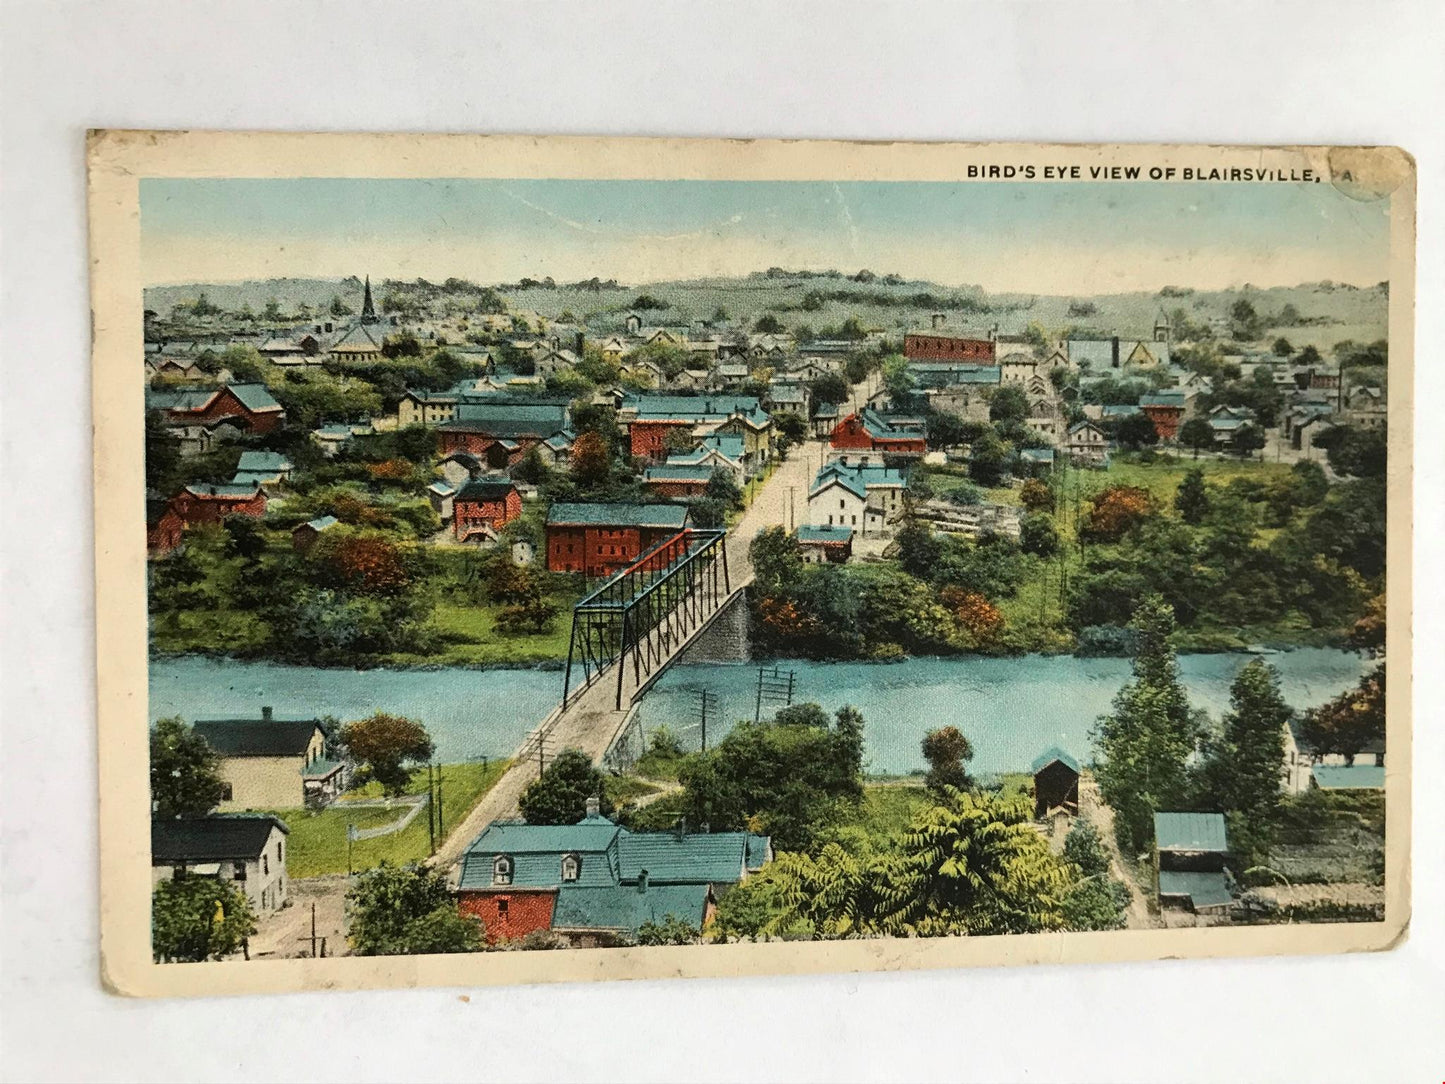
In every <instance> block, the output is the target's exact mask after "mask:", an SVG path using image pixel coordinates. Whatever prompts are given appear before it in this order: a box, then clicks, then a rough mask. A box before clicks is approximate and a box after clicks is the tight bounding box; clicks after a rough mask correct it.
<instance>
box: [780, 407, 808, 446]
mask: <svg viewBox="0 0 1445 1084" xmlns="http://www.w3.org/2000/svg"><path fill="white" fill-rule="evenodd" d="M773 427H774V428H775V429H776V430H777V432H778V448H779V453H780V454H782V455H786V454H787V452H788V450H789V449H790V448H793V447H794V446H796V445H799V444H802V443H803V441H805V440H807V439H808V423H807V422H806V421H805V420H804V419H803V416H802V415H801V414H799V413H797V412H796V411H793V410H780V411H779V412H778V413H776V414H774V415H773Z"/></svg>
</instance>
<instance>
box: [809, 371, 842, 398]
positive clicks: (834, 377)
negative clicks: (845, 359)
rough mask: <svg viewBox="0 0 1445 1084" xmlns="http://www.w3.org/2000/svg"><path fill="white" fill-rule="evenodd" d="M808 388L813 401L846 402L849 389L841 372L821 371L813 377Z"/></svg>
mask: <svg viewBox="0 0 1445 1084" xmlns="http://www.w3.org/2000/svg"><path fill="white" fill-rule="evenodd" d="M809 390H810V391H811V393H812V399H813V402H815V403H846V402H847V401H848V393H849V391H850V390H851V389H849V387H848V381H847V380H845V379H844V378H843V375H842V374H841V373H822V374H821V375H819V376H815V377H814V378H813V382H812V383H811V384H810V385H809Z"/></svg>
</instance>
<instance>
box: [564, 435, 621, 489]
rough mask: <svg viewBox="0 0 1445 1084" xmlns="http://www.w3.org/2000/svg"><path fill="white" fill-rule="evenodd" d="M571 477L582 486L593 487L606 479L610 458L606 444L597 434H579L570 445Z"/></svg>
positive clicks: (610, 464)
mask: <svg viewBox="0 0 1445 1084" xmlns="http://www.w3.org/2000/svg"><path fill="white" fill-rule="evenodd" d="M571 462H572V477H573V478H574V479H575V480H576V481H577V482H579V483H580V484H582V485H595V484H596V483H598V482H601V481H604V480H605V479H606V478H607V475H608V472H609V471H610V470H611V469H612V456H611V454H610V452H609V451H608V448H607V442H606V441H605V440H603V439H602V437H600V436H599V435H598V434H596V433H593V432H590V431H589V432H586V433H582V434H580V435H579V436H578V437H577V439H576V441H574V442H573V444H572V461H571Z"/></svg>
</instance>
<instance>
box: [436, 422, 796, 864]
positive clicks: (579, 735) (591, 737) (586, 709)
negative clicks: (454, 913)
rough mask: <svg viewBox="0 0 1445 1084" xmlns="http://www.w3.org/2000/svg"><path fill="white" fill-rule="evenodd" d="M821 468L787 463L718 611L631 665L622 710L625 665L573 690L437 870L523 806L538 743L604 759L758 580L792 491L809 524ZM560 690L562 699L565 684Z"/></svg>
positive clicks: (748, 526)
mask: <svg viewBox="0 0 1445 1084" xmlns="http://www.w3.org/2000/svg"><path fill="white" fill-rule="evenodd" d="M816 464H817V460H816V459H812V460H811V463H810V457H809V456H806V455H804V454H802V449H799V451H798V453H797V454H796V457H795V458H794V459H791V460H789V461H788V462H786V463H783V464H782V465H781V466H780V467H779V468H778V470H777V471H776V472H775V473H774V474H773V476H772V477H771V478H769V479H768V481H767V482H765V483H764V484H763V486H762V488H761V489H760V490H759V492H758V493H757V495H756V496H755V498H754V500H753V503H752V504H751V505H750V506H749V507H748V510H747V511H746V512H745V513H744V514H743V517H742V519H741V520H739V521H738V523H737V525H736V526H735V527H734V528H733V529H732V530H731V531H730V532H728V536H727V540H726V542H725V543H724V545H726V546H727V560H728V567H729V569H730V570H731V581H732V583H731V586H732V592H731V593H730V594H729V595H727V596H726V597H723V598H720V599H719V600H718V603H717V604H716V605H715V606H713V607H712V608H711V609H710V610H709V611H707V612H705V613H703V614H702V615H701V618H700V619H699V620H698V621H697V622H696V624H695V625H693V626H692V627H691V628H688V629H687V630H686V631H685V632H684V633H683V634H682V635H681V636H679V635H677V633H676V631H674V633H673V639H672V642H671V643H669V644H666V645H664V650H665V661H664V662H663V663H662V664H661V665H659V666H656V667H654V668H653V670H652V671H651V673H644V674H642V675H641V681H640V682H639V681H638V680H637V676H636V675H635V674H634V673H633V670H632V667H631V665H630V663H629V664H628V665H627V667H626V671H625V673H624V674H623V684H622V710H621V711H618V710H617V673H616V670H615V669H614V667H616V666H617V665H619V664H618V663H613V664H612V665H611V666H608V667H607V668H606V669H605V670H603V671H602V672H601V673H600V675H598V676H596V677H594V678H593V680H592V682H591V684H590V685H588V686H587V687H586V688H584V689H582V690H581V691H579V692H574V693H573V694H572V695H571V696H570V698H569V701H568V703H567V704H566V705H565V706H563V705H558V707H557V708H555V709H554V710H553V711H552V713H551V714H550V715H549V716H548V717H547V718H546V719H544V720H543V721H542V722H541V723H540V724H538V726H537V727H536V728H535V729H534V730H533V731H532V733H531V735H529V736H528V738H527V740H526V741H524V742H523V743H522V745H521V746H520V747H519V748H518V750H517V752H516V753H515V754H514V763H513V764H512V767H511V768H510V769H509V770H508V771H507V773H506V774H505V775H504V776H502V778H501V779H499V780H498V781H497V783H496V785H495V786H494V787H492V789H491V790H490V791H488V792H487V793H486V795H484V796H483V798H482V800H481V801H480V802H478V803H477V805H476V806H475V808H473V809H472V811H471V813H470V814H468V815H467V817H465V818H464V819H463V820H462V821H461V823H459V824H458V825H457V826H456V827H455V828H453V829H452V830H451V832H450V834H449V835H448V836H447V838H446V841H445V842H444V843H443V844H442V846H441V848H440V849H439V850H438V851H437V853H436V855H435V856H434V857H433V858H432V859H431V861H432V864H433V865H436V866H438V867H441V868H447V867H450V866H452V865H454V864H455V863H457V862H458V861H460V859H461V856H462V854H463V853H464V852H465V851H466V848H467V846H468V845H469V844H470V843H471V841H472V840H474V839H475V838H476V837H477V836H478V835H479V834H480V833H481V831H482V829H483V828H485V827H486V826H487V825H488V824H490V823H491V822H492V821H494V820H497V819H498V818H502V817H515V816H516V815H517V801H518V799H519V798H521V796H522V791H523V790H525V789H526V787H527V784H528V783H530V782H531V781H532V780H534V779H536V778H537V774H538V772H537V747H538V744H539V741H540V743H541V744H542V747H543V757H544V759H545V760H548V761H550V760H551V758H552V756H553V755H554V754H556V753H558V752H560V751H561V750H563V749H569V748H572V749H581V750H582V751H583V752H585V753H586V754H587V755H588V756H590V757H591V758H592V759H593V760H600V759H601V757H602V755H603V754H604V753H605V752H606V751H607V747H608V746H609V745H610V744H611V742H612V739H613V737H614V736H616V734H617V732H618V730H619V729H620V728H621V726H622V723H623V721H624V720H625V719H626V716H627V713H628V711H630V710H631V708H632V705H633V704H634V703H635V702H636V700H637V698H638V697H639V696H641V695H642V693H644V692H646V691H647V688H648V686H650V685H651V684H652V682H653V681H655V680H656V679H657V678H658V676H660V675H661V674H662V673H663V671H665V670H666V669H667V667H668V666H670V665H672V663H673V662H675V661H676V659H677V657H678V656H679V655H681V654H682V652H683V651H684V650H686V648H687V647H688V645H689V644H691V643H692V642H693V641H694V640H696V639H697V637H698V636H700V635H701V634H702V633H703V631H704V630H705V629H706V628H707V627H708V626H709V624H710V623H711V622H712V620H713V619H714V618H716V617H717V615H718V614H720V613H722V611H723V610H724V609H726V608H727V607H728V606H730V605H732V604H733V603H734V602H735V601H737V599H738V596H739V595H740V594H741V593H742V591H743V589H744V588H746V587H747V586H748V585H749V584H750V583H752V581H753V566H752V562H751V560H750V559H749V557H748V546H749V545H750V544H751V543H752V540H753V537H754V536H755V535H756V534H757V533H758V531H760V530H762V529H763V528H764V527H770V526H775V525H779V524H786V523H787V522H788V502H789V498H790V494H789V489H793V490H794V491H795V493H799V492H800V493H801V494H802V497H803V501H802V507H801V508H799V509H797V511H798V512H799V513H800V515H799V516H798V521H799V522H803V521H804V517H806V515H807V504H806V500H807V497H806V495H807V481H808V478H809V477H810V474H809V469H810V465H811V466H816ZM665 634H666V630H665V629H661V628H659V629H654V630H653V631H652V632H651V633H649V634H648V638H649V639H652V638H654V637H659V636H662V635H665ZM626 661H627V660H625V659H624V660H623V662H626ZM557 692H558V695H559V696H560V695H561V692H562V689H561V683H560V681H559V683H558V689H557Z"/></svg>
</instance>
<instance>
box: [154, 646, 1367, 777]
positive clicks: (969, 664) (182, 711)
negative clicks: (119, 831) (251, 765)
mask: <svg viewBox="0 0 1445 1084" xmlns="http://www.w3.org/2000/svg"><path fill="white" fill-rule="evenodd" d="M1249 658H1250V656H1248V655H1243V654H1222V655H1184V656H1181V657H1180V660H1179V668H1180V673H1181V674H1182V676H1183V679H1184V683H1185V685H1186V686H1187V687H1188V689H1189V694H1190V699H1191V702H1192V703H1193V704H1194V706H1195V707H1200V708H1204V709H1205V710H1207V711H1208V712H1209V713H1210V714H1211V715H1214V716H1215V717H1218V716H1219V715H1221V714H1222V713H1223V712H1224V711H1225V710H1227V708H1228V705H1229V685H1230V682H1231V681H1232V680H1233V679H1234V675H1235V674H1236V673H1237V672H1238V670H1239V668H1240V667H1241V666H1242V665H1243V664H1244V663H1245V662H1247V661H1248V660H1249ZM1268 661H1269V662H1270V663H1271V664H1272V665H1273V666H1274V667H1275V668H1276V669H1278V670H1279V672H1280V683H1281V687H1282V689H1283V692H1284V696H1285V699H1286V700H1287V701H1288V702H1289V703H1290V704H1291V705H1293V706H1294V707H1295V708H1308V707H1313V706H1315V705H1317V704H1320V703H1323V702H1324V701H1326V700H1328V699H1329V698H1330V697H1332V696H1335V695H1336V694H1337V693H1340V692H1342V691H1343V690H1345V689H1347V688H1349V687H1350V686H1352V685H1353V684H1354V683H1355V682H1356V681H1358V680H1359V678H1360V676H1361V675H1362V674H1363V673H1365V672H1366V671H1367V670H1368V669H1369V668H1370V667H1371V666H1372V665H1373V663H1372V662H1371V661H1370V660H1368V659H1364V658H1362V657H1361V656H1359V655H1356V654H1353V653H1351V652H1345V651H1336V650H1331V649H1324V648H1301V649H1299V650H1295V651H1286V652H1281V653H1279V654H1276V655H1271V656H1269V657H1268ZM779 665H780V666H781V667H782V668H783V669H785V670H792V671H793V672H794V675H795V678H794V681H795V684H794V689H795V692H794V700H795V701H807V700H813V701H816V702H818V703H819V704H822V705H823V706H824V707H825V708H828V709H829V710H832V709H835V708H837V707H840V706H841V705H843V704H852V705H854V706H855V707H857V708H858V709H859V710H860V711H862V713H863V717H864V720H865V740H866V743H867V759H868V769H869V770H870V771H872V772H876V773H904V772H909V771H913V770H915V769H918V768H921V767H923V766H924V764H923V758H922V754H921V753H920V752H919V741H920V740H921V739H922V737H923V734H924V732H925V731H928V730H931V729H933V728H935V727H940V726H947V725H950V724H951V725H953V726H956V727H958V728H959V729H960V730H962V731H963V732H964V733H965V734H966V735H968V738H969V740H970V741H971V742H972V743H973V747H974V754H975V755H974V760H973V763H972V768H973V770H974V771H975V772H999V771H1017V770H1023V769H1026V768H1027V767H1028V765H1029V763H1030V762H1031V761H1032V760H1033V758H1034V757H1036V756H1037V755H1038V754H1039V753H1041V752H1043V751H1044V750H1045V749H1047V748H1048V747H1049V746H1051V745H1057V746H1059V747H1060V748H1062V749H1064V750H1066V751H1067V752H1069V753H1072V754H1073V755H1075V756H1078V757H1080V758H1087V757H1088V755H1089V753H1090V751H1091V746H1090V742H1089V728H1090V727H1091V726H1092V725H1093V723H1094V720H1095V718H1097V717H1098V716H1099V715H1100V714H1102V713H1103V712H1105V711H1107V710H1108V708H1109V703H1110V701H1111V700H1112V699H1113V696H1114V693H1115V692H1117V691H1118V689H1119V686H1120V685H1122V684H1123V683H1124V682H1125V681H1126V680H1127V679H1128V676H1129V661H1128V660H1127V659H1080V658H1075V657H1074V656H1072V655H1051V656H1039V655H1029V656H1024V657H1021V658H1002V659H1000V658H981V657H963V658H947V659H933V658H929V659H909V660H907V661H905V662H901V663H889V664H868V663H821V662H804V661H792V662H784V663H781V664H779ZM757 673H758V670H757V666H756V665H751V664H746V663H744V664H728V665H697V666H676V667H673V668H672V669H671V670H669V671H668V672H667V673H665V674H664V675H663V676H662V678H661V679H660V680H659V681H658V683H657V685H656V686H654V687H653V689H652V690H651V691H650V692H649V693H648V694H647V695H646V696H645V697H644V698H643V701H642V704H641V706H640V709H639V711H640V715H641V719H642V722H643V726H644V727H645V728H646V729H648V730H651V729H652V728H654V727H656V726H658V725H659V724H664V723H665V724H667V725H668V726H669V727H670V728H671V729H673V730H674V731H676V732H677V733H678V735H679V737H680V738H681V739H682V741H683V744H684V745H685V746H687V747H689V748H696V747H697V745H698V743H699V740H700V737H701V734H700V730H699V728H698V727H697V714H698V711H697V704H698V699H699V697H698V694H699V691H700V690H703V689H706V690H708V691H709V692H712V693H714V694H716V696H717V706H718V712H717V719H716V721H713V720H712V717H711V716H710V721H709V724H708V743H709V745H711V744H713V743H714V742H716V741H717V740H718V739H720V738H721V737H722V736H723V734H724V733H726V731H727V729H728V728H729V726H730V724H731V722H732V721H735V720H737V719H740V718H748V719H751V718H752V717H753V712H754V709H755V707H756V688H757ZM561 692H562V675H561V673H560V672H559V671H556V670H463V669H444V670H319V669H310V668H307V667H296V666H282V665H280V664H277V663H266V662H238V661H233V660H212V659H205V658H196V657H185V658H174V659H162V660H153V661H152V663H151V669H150V716H151V718H152V719H156V718H160V717H162V716H166V715H179V716H181V717H182V718H184V719H186V720H188V721H189V720H194V719H198V718H199V719H208V718H241V717H245V716H249V715H255V716H257V717H259V716H260V712H261V707H262V705H271V706H272V707H273V708H274V709H275V712H276V715H277V716H278V717H279V718H307V717H310V716H313V715H333V716H335V717H337V718H338V719H342V720H346V719H356V718H360V717H362V716H364V715H368V714H370V713H371V712H373V711H383V710H384V711H389V712H393V713H396V714H400V715H409V716H412V717H414V718H417V719H420V720H421V721H422V722H424V723H425V724H426V727H427V729H428V730H429V731H430V732H431V734H432V737H433V739H434V740H435V741H436V746H437V757H438V759H439V760H444V761H458V760H466V759H470V758H476V757H481V756H490V757H497V756H507V755H509V754H510V753H511V751H512V750H513V749H515V748H516V746H517V745H518V744H519V743H520V742H521V740H522V739H523V738H524V737H525V736H526V734H527V732H528V731H530V730H531V729H532V727H533V726H535V725H536V724H537V722H538V721H540V720H541V719H542V718H543V717H544V716H545V715H546V714H547V713H548V712H549V711H551V709H552V708H553V707H554V706H555V705H556V703H557V700H558V699H559V698H560V696H561ZM764 714H765V715H766V714H768V712H767V710H766V708H765V711H764Z"/></svg>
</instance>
